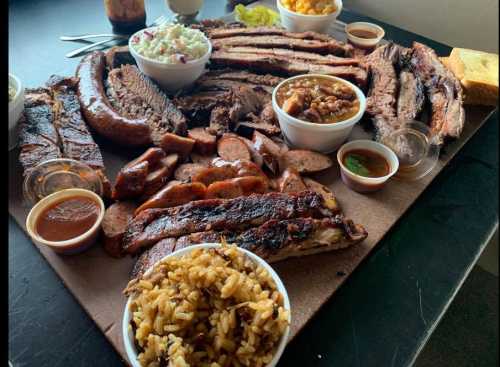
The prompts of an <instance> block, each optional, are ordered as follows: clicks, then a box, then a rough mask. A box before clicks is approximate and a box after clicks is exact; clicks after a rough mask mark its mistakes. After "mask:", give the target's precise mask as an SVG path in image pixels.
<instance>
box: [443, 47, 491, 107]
mask: <svg viewBox="0 0 500 367" xmlns="http://www.w3.org/2000/svg"><path fill="white" fill-rule="evenodd" d="M444 64H445V65H446V66H447V67H448V68H449V69H450V70H451V71H452V72H453V74H455V76H456V77H457V78H458V79H459V80H460V82H461V83H462V86H463V87H464V89H465V101H464V102H465V103H466V104H475V105H487V106H496V105H497V103H498V55H496V54H491V53H487V52H482V51H475V50H469V49H464V48H454V49H453V50H452V51H451V54H450V57H449V58H448V60H446V61H445V62H444Z"/></svg>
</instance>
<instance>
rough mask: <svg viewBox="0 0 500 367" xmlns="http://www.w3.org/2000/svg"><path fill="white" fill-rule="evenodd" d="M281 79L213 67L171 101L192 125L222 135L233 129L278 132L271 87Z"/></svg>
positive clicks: (246, 131)
mask: <svg viewBox="0 0 500 367" xmlns="http://www.w3.org/2000/svg"><path fill="white" fill-rule="evenodd" d="M281 80H283V79H282V78H280V77H277V76H274V75H270V74H265V75H259V74H253V73H250V72H248V71H238V70H232V69H223V70H213V71H209V72H207V73H206V74H204V75H203V76H202V77H201V78H200V79H198V81H197V82H196V84H195V86H194V89H193V90H192V91H190V93H189V94H186V95H183V96H180V97H178V98H176V99H175V100H174V103H175V104H176V105H177V107H178V108H179V109H180V110H181V111H182V112H183V113H184V115H185V116H186V117H187V118H188V120H189V123H190V125H191V126H204V125H207V124H208V126H209V131H210V132H211V133H212V134H214V135H216V136H222V135H223V134H224V133H226V132H229V131H233V130H236V131H238V130H241V129H243V130H245V129H246V130H245V134H246V135H248V134H251V132H252V131H253V130H257V131H261V132H263V133H265V134H267V135H277V134H279V133H280V129H279V126H278V123H277V121H276V118H275V116H274V111H273V110H272V106H271V94H272V90H273V87H274V86H276V85H277V84H279V83H280V82H281Z"/></svg>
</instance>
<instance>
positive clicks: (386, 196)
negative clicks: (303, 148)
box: [9, 4, 491, 360]
mask: <svg viewBox="0 0 500 367" xmlns="http://www.w3.org/2000/svg"><path fill="white" fill-rule="evenodd" d="M266 5H269V4H266ZM223 20H225V21H233V20H234V19H233V18H232V16H228V17H227V18H224V19H223ZM329 33H330V34H331V35H332V36H333V37H335V38H336V39H338V40H340V41H345V38H346V37H345V34H344V32H343V25H342V24H341V23H338V22H337V23H335V24H333V25H332V27H331V29H330V32H329ZM383 43H385V42H383ZM490 113H491V109H490V108H485V107H466V120H465V125H464V128H463V131H462V133H461V135H460V137H459V138H458V139H455V140H453V141H451V142H449V143H447V144H446V146H445V148H444V149H442V152H441V155H440V158H439V161H438V163H437V165H436V166H435V167H434V169H433V170H432V171H431V172H430V173H429V174H428V175H426V176H425V177H423V178H421V179H419V180H416V181H399V180H397V181H396V180H391V181H389V182H388V184H387V186H386V187H384V189H383V190H380V191H378V192H375V193H372V194H370V195H363V194H360V193H357V192H354V191H352V190H350V189H349V188H348V187H347V186H346V185H345V184H344V183H343V182H342V181H341V179H340V173H339V167H338V165H337V164H334V165H333V167H331V168H329V169H328V170H326V171H323V172H321V173H318V174H314V175H313V176H311V177H312V178H314V179H316V180H317V181H319V182H321V183H322V184H323V185H326V186H327V187H328V188H329V189H330V190H332V191H333V192H334V193H335V196H336V198H337V200H338V202H339V205H340V207H341V208H342V212H343V213H344V215H345V216H346V217H348V218H352V219H353V220H354V221H355V222H356V223H359V224H362V226H363V227H364V228H365V229H366V231H367V232H368V237H367V238H366V239H365V240H364V241H362V242H361V243H358V244H356V245H354V246H350V247H348V248H346V249H341V250H336V251H331V252H326V253H322V254H321V255H310V256H303V257H295V258H289V259H287V260H286V261H281V262H277V263H274V264H273V268H274V269H275V270H276V271H277V273H278V274H279V276H280V277H281V279H282V280H283V282H284V285H285V287H286V288H287V290H288V294H289V297H290V301H291V309H292V324H291V333H290V339H292V338H293V337H294V336H295V335H297V333H298V332H299V331H300V330H301V328H302V327H304V326H305V325H306V323H307V322H308V320H309V319H311V318H312V317H313V315H314V314H315V313H316V312H317V311H318V309H319V308H320V307H321V306H322V305H323V304H324V303H325V302H327V300H328V299H329V298H330V297H331V296H332V295H333V294H334V292H335V291H336V290H337V289H338V287H339V286H340V285H341V284H342V283H343V282H344V281H345V280H346V278H347V277H348V276H349V275H350V274H351V273H352V272H353V271H354V270H355V269H356V267H357V266H358V265H359V264H360V263H361V262H362V261H363V260H364V259H365V258H366V257H367V256H368V255H369V253H370V252H371V251H372V250H373V249H374V248H375V246H376V245H377V243H378V242H379V241H380V240H381V239H382V238H383V236H384V235H385V234H386V233H387V232H388V231H389V230H390V228H391V227H392V226H393V225H394V224H395V223H396V222H397V221H398V220H399V219H400V218H401V217H402V216H403V215H404V213H405V211H406V210H407V209H408V208H409V207H410V206H411V205H412V203H413V202H414V201H415V200H416V199H417V198H418V197H419V195H420V194H421V193H422V192H423V191H424V190H425V188H426V187H427V186H428V185H429V184H430V183H431V181H432V180H433V179H434V178H435V177H436V176H437V175H438V174H439V172H440V171H441V170H442V169H443V168H444V167H445V166H446V164H447V163H448V162H449V161H450V160H451V159H452V157H453V156H454V155H455V154H456V153H457V152H458V151H459V150H460V148H461V147H462V146H463V145H464V144H465V143H466V142H467V140H468V139H469V138H470V137H471V136H472V135H473V134H474V133H475V132H476V131H477V129H479V128H480V127H481V125H482V123H483V122H484V121H485V120H486V118H487V116H488V115H489V114H490ZM371 136H372V135H371V133H369V132H367V131H365V130H364V129H363V128H362V127H361V126H359V125H357V126H355V128H354V130H353V132H352V134H351V137H350V140H354V139H359V138H368V139H371ZM95 140H96V143H97V144H98V145H99V147H100V149H101V152H102V156H103V160H104V163H105V167H106V175H107V176H108V178H109V179H110V180H111V181H114V179H115V177H116V176H117V174H118V172H119V170H120V169H121V168H122V167H123V166H124V165H125V164H127V163H128V162H130V161H131V160H132V159H134V158H136V157H137V156H139V155H140V154H141V153H142V152H143V151H144V149H142V150H141V149H129V148H126V147H119V146H117V145H115V144H112V143H110V142H109V141H108V140H106V139H103V138H102V137H95ZM13 153H14V154H10V155H9V212H10V214H11V215H12V216H13V217H14V218H15V219H16V221H17V222H18V224H19V225H20V226H21V227H22V228H23V229H24V230H26V228H25V220H26V216H27V214H28V212H29V209H30V207H29V206H28V205H27V203H26V202H25V201H24V199H23V193H22V184H21V183H22V182H21V180H22V177H23V172H22V167H21V166H20V164H19V162H18V154H17V150H16V151H14V152H13ZM332 159H333V160H334V161H335V156H334V155H332ZM37 247H38V248H39V250H40V252H41V253H42V255H43V256H44V257H45V258H46V259H47V261H48V262H49V263H50V265H51V266H52V267H53V268H54V270H55V271H56V272H57V273H58V275H59V276H60V277H61V279H62V280H63V282H64V283H65V284H66V285H67V287H68V288H69V289H70V290H71V292H72V293H73V295H74V296H75V297H76V298H77V299H78V301H79V302H80V303H81V305H82V307H83V308H84V309H85V310H86V312H87V313H88V314H89V316H90V317H91V318H92V319H93V320H94V321H95V322H96V323H97V325H98V326H99V328H100V329H101V330H102V331H103V333H104V334H105V335H106V337H107V338H108V339H109V341H110V342H111V343H112V344H113V346H114V347H115V348H116V350H117V351H118V352H119V353H120V355H121V356H122V357H123V358H124V360H126V354H125V351H124V346H123V341H122V334H121V327H120V325H121V319H122V316H123V315H122V310H123V308H124V305H125V303H126V298H125V296H124V295H123V293H122V291H123V289H124V288H125V287H126V285H127V283H128V281H129V275H130V272H131V269H132V267H133V264H134V261H135V259H133V258H131V257H128V256H127V257H123V258H120V259H115V258H112V257H110V256H109V255H107V254H106V253H105V251H104V250H103V248H102V246H99V245H96V246H94V247H92V248H91V249H90V250H89V251H87V252H85V253H83V254H80V255H77V256H60V255H57V254H56V253H54V252H53V251H52V250H50V249H49V248H47V247H45V246H38V245H37Z"/></svg>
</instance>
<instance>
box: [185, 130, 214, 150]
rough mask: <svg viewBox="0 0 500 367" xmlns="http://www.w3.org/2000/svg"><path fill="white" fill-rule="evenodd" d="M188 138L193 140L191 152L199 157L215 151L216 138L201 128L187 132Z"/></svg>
mask: <svg viewBox="0 0 500 367" xmlns="http://www.w3.org/2000/svg"><path fill="white" fill-rule="evenodd" d="M188 137H189V138H190V139H193V140H194V148H193V150H194V151H195V152H197V153H199V154H201V155H211V154H214V153H215V151H216V150H217V137H216V136H215V135H212V134H210V133H209V132H208V131H207V130H206V129H205V128H203V127H197V128H194V129H191V130H188Z"/></svg>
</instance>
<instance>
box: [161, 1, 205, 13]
mask: <svg viewBox="0 0 500 367" xmlns="http://www.w3.org/2000/svg"><path fill="white" fill-rule="evenodd" d="M167 6H168V7H169V8H170V10H172V11H173V12H174V13H176V14H179V15H195V14H196V13H198V12H199V11H200V9H201V8H202V6H203V0H167Z"/></svg>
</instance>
